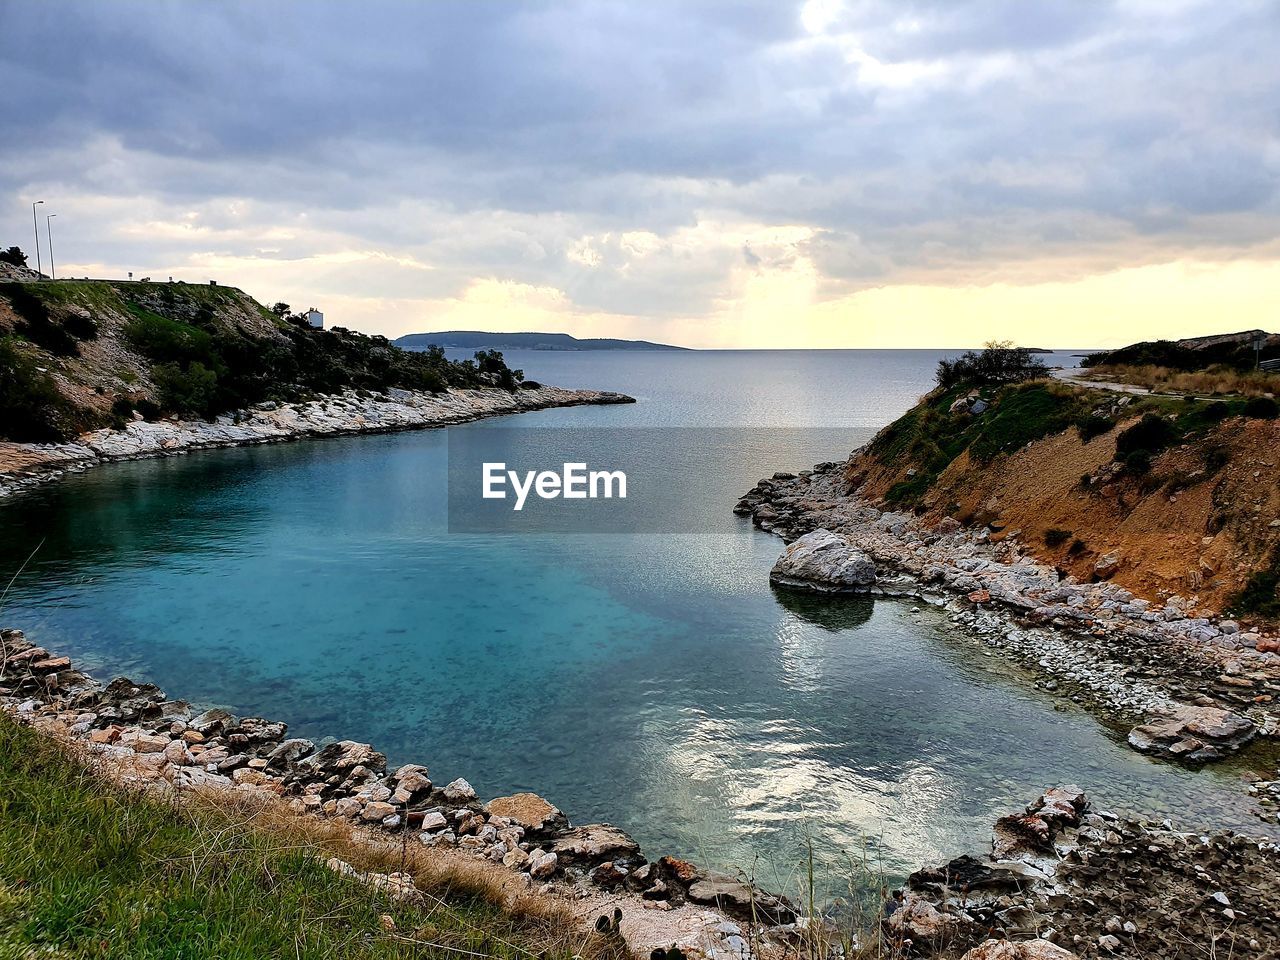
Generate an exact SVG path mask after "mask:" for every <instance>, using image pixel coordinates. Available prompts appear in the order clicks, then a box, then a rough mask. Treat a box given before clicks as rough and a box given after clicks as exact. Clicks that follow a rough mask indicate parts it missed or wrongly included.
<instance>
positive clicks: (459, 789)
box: [444, 777, 476, 803]
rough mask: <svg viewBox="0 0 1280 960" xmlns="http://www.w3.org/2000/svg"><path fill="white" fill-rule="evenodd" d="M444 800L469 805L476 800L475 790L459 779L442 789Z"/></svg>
mask: <svg viewBox="0 0 1280 960" xmlns="http://www.w3.org/2000/svg"><path fill="white" fill-rule="evenodd" d="M444 798H445V799H446V800H448V801H449V802H450V803H470V802H471V801H472V800H474V799H475V798H476V791H475V788H474V787H472V786H471V784H469V783H467V781H466V780H463V779H462V778H461V777H459V778H458V779H457V780H454V781H453V782H452V783H448V784H446V785H445V788H444Z"/></svg>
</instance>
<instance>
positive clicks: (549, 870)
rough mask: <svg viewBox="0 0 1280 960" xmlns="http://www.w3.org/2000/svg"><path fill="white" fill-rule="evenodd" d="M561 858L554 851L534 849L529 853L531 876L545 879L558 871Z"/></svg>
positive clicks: (536, 878)
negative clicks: (546, 851)
mask: <svg viewBox="0 0 1280 960" xmlns="http://www.w3.org/2000/svg"><path fill="white" fill-rule="evenodd" d="M559 865H560V858H559V857H557V856H556V854H555V853H554V852H552V853H544V852H543V851H541V850H534V851H533V852H531V853H530V854H529V876H531V877H533V878H534V879H535V880H543V879H545V878H547V877H549V876H551V875H552V874H553V873H555V872H556V868H557V867H558V866H559Z"/></svg>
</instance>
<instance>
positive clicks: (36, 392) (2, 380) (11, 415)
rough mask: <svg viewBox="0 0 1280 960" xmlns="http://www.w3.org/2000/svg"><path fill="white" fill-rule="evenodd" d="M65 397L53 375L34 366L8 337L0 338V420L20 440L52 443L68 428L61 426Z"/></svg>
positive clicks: (63, 436)
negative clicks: (59, 390)
mask: <svg viewBox="0 0 1280 960" xmlns="http://www.w3.org/2000/svg"><path fill="white" fill-rule="evenodd" d="M66 405H67V404H66V401H65V400H64V399H63V397H62V395H61V394H60V393H58V388H57V386H56V385H55V384H54V382H53V378H52V377H50V376H49V375H48V374H47V373H41V372H40V371H39V370H38V369H36V365H35V363H33V362H32V361H31V360H30V359H29V358H27V357H25V356H23V355H22V354H21V353H20V352H19V351H18V350H17V348H16V346H15V344H14V343H13V341H12V340H11V339H10V338H7V337H6V338H3V339H0V424H3V425H4V427H3V431H4V434H3V435H4V436H5V437H6V438H8V439H9V440H16V441H18V442H20V443H56V442H57V441H60V440H66V439H67V438H68V436H69V435H70V434H71V432H72V431H70V430H68V429H66V428H65V427H64V426H63V423H64V415H65V413H66V409H65V408H66Z"/></svg>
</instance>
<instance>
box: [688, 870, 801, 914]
mask: <svg viewBox="0 0 1280 960" xmlns="http://www.w3.org/2000/svg"><path fill="white" fill-rule="evenodd" d="M688 897H689V899H690V900H692V901H693V902H694V903H702V904H706V905H707V906H714V907H717V908H718V909H720V910H722V911H723V912H724V913H727V914H728V915H729V916H732V917H736V918H737V919H739V920H752V919H755V918H757V917H759V918H763V919H765V920H768V921H769V922H771V923H794V922H795V920H796V911H795V908H794V907H792V906H791V904H790V903H788V902H787V901H786V900H784V899H783V898H781V897H776V896H774V895H773V894H771V893H765V892H764V891H763V890H759V889H757V888H756V887H753V886H752V885H751V884H749V883H747V882H746V881H744V880H738V879H736V878H734V877H731V876H729V875H727V874H722V873H711V872H708V873H705V874H704V875H703V876H702V877H701V878H699V879H698V880H695V881H694V882H693V883H691V884H690V885H689V892H688Z"/></svg>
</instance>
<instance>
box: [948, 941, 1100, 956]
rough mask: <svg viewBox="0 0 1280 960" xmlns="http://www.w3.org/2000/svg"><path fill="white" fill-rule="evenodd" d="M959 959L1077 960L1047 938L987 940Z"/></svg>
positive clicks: (1068, 951)
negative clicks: (1018, 940)
mask: <svg viewBox="0 0 1280 960" xmlns="http://www.w3.org/2000/svg"><path fill="white" fill-rule="evenodd" d="M960 960H1077V958H1076V955H1075V954H1074V953H1072V952H1071V951H1070V950H1064V949H1063V948H1062V947H1060V946H1058V945H1057V944H1056V943H1050V942H1049V941H1048V940H1024V941H1022V942H1020V943H1015V942H1014V941H1012V940H987V941H985V942H984V943H980V944H978V946H976V947H974V948H973V949H972V950H970V951H969V952H968V953H966V954H965V955H964V956H963V957H961V958H960Z"/></svg>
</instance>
